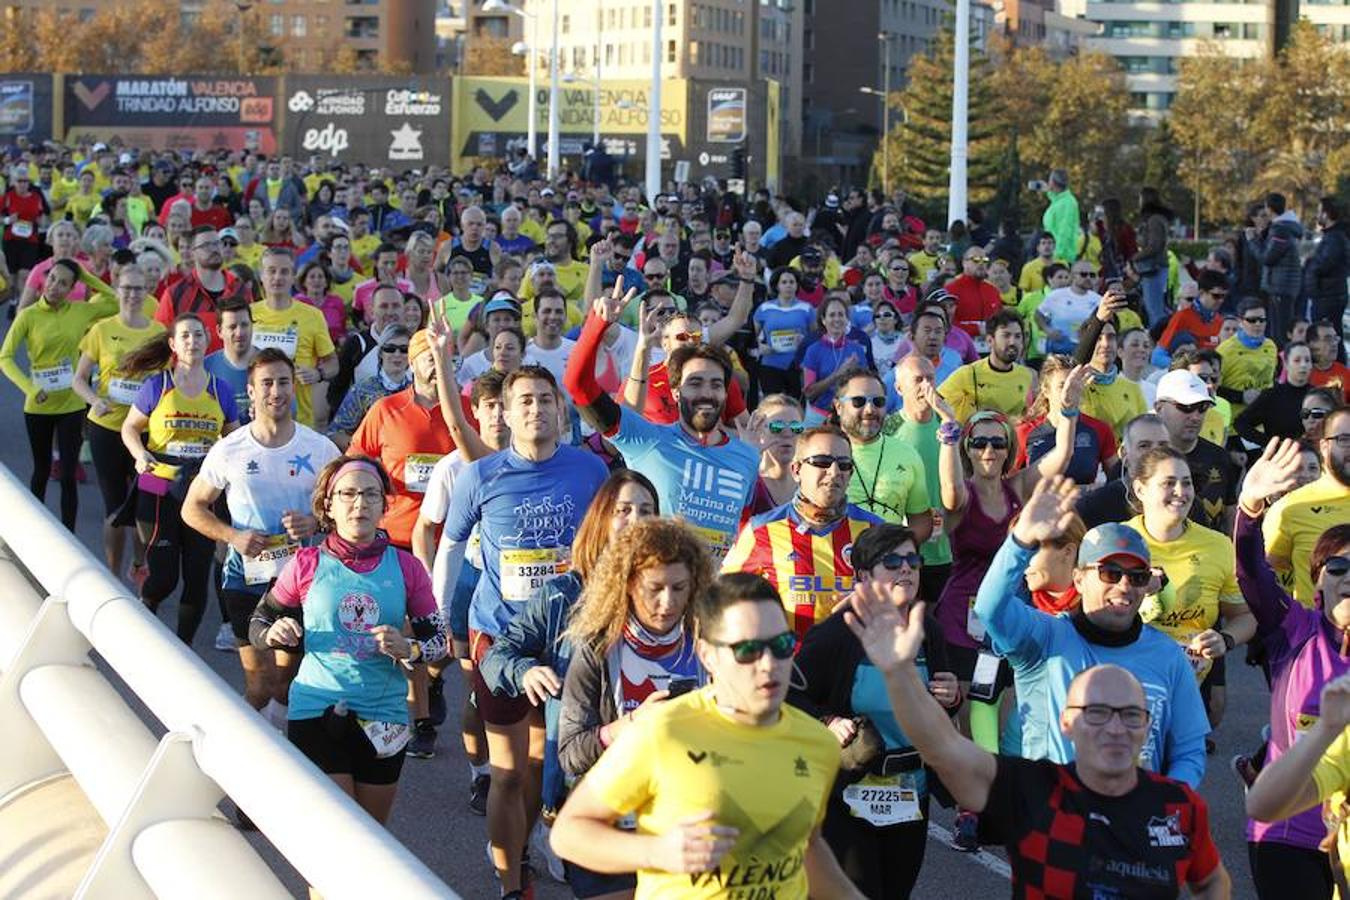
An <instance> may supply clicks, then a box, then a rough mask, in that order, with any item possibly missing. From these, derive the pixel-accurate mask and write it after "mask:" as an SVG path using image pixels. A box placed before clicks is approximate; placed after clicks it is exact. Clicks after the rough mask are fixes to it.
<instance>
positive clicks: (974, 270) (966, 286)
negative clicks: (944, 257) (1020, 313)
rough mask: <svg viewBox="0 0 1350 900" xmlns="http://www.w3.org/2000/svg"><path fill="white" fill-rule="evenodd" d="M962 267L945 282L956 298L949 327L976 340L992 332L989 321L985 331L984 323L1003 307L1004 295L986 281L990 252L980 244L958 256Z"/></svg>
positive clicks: (948, 290) (950, 292)
mask: <svg viewBox="0 0 1350 900" xmlns="http://www.w3.org/2000/svg"><path fill="white" fill-rule="evenodd" d="M961 269H962V272H961V274H960V275H958V276H956V277H955V278H953V279H952V280H951V281H949V282H947V284H946V285H945V287H946V289H947V293H949V294H951V295H952V296H953V297H955V298H956V314H955V315H954V316H953V317H952V327H953V328H960V329H962V330H963V331H965V333H966V334H968V335H970V336H971V337H972V338H977V339H978V338H980V337H982V336H983V335H985V334H987V333H991V332H992V330H993V325H992V323H991V324H990V325H989V330H988V331H986V328H985V323H986V322H989V319H990V318H991V317H992V316H993V315H994V314H995V313H997V312H998V311H999V310H1001V309H1003V297H1002V296H1001V295H1000V294H999V292H998V288H996V287H994V286H993V285H992V284H990V283H989V281H988V277H989V254H987V253H985V252H984V248H983V247H967V248H966V252H965V253H964V254H962V256H961ZM978 343H979V341H978V340H977V344H978Z"/></svg>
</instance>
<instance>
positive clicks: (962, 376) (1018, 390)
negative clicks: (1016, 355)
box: [938, 357, 1035, 422]
mask: <svg viewBox="0 0 1350 900" xmlns="http://www.w3.org/2000/svg"><path fill="white" fill-rule="evenodd" d="M1034 383H1035V376H1034V375H1033V374H1032V371H1031V370H1030V369H1028V368H1027V367H1026V366H1019V365H1014V366H1013V367H1012V370H1011V371H1009V372H999V371H997V370H996V369H994V368H993V367H992V366H990V365H989V359H988V358H987V357H986V358H984V359H977V360H976V361H975V362H973V363H967V364H966V365H964V366H961V367H960V368H959V369H957V370H956V371H955V372H953V373H952V374H951V375H949V376H947V380H946V381H944V382H942V386H941V387H939V388H938V393H939V394H941V395H942V397H943V399H944V400H946V401H947V402H948V403H950V404H951V405H952V411H953V412H955V413H956V417H957V418H958V419H960V420H961V421H962V422H964V421H966V419H969V418H970V417H971V415H973V414H974V413H975V412H976V410H981V409H990V410H994V411H995V412H1001V413H1003V414H1004V415H1005V416H1008V417H1009V418H1012V419H1019V418H1021V417H1022V416H1023V415H1025V414H1026V411H1027V407H1028V406H1029V405H1030V404H1031V401H1032V390H1031V389H1032V386H1033V384H1034Z"/></svg>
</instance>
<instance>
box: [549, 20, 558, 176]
mask: <svg viewBox="0 0 1350 900" xmlns="http://www.w3.org/2000/svg"><path fill="white" fill-rule="evenodd" d="M548 68H549V86H548V180H549V181H555V180H557V178H558V168H559V165H558V157H559V151H560V150H561V147H560V146H559V143H560V142H559V139H558V0H553V46H552V47H551V48H549V51H548Z"/></svg>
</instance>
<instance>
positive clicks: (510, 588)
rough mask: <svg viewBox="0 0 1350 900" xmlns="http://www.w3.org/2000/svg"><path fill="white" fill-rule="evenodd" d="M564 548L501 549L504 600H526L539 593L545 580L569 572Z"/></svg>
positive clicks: (514, 601)
mask: <svg viewBox="0 0 1350 900" xmlns="http://www.w3.org/2000/svg"><path fill="white" fill-rule="evenodd" d="M569 563H570V560H569V558H568V554H567V550H566V549H565V548H563V547H541V548H538V549H532V550H524V549H515V550H503V551H502V552H501V569H500V572H501V584H502V599H503V600H505V601H507V602H508V603H525V602H527V601H528V600H529V599H530V598H531V597H533V596H534V595H535V594H537V593H538V592H539V588H540V587H542V586H543V584H544V582H545V581H548V580H549V579H550V578H553V577H554V576H556V575H562V574H563V573H565V572H566V571H567V570H568V568H570V566H569Z"/></svg>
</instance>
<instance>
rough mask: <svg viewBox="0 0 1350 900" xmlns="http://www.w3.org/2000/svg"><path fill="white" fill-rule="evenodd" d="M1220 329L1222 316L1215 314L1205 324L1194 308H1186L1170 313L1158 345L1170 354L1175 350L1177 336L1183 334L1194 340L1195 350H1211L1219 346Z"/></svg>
mask: <svg viewBox="0 0 1350 900" xmlns="http://www.w3.org/2000/svg"><path fill="white" fill-rule="evenodd" d="M1221 328H1223V316H1221V315H1219V314H1218V313H1217V312H1216V313H1215V314H1214V315H1213V316H1211V317H1210V320H1209V321H1208V322H1206V321H1205V320H1204V319H1202V318H1201V317H1200V314H1199V313H1198V312H1196V311H1195V308H1194V307H1191V306H1188V307H1186V308H1185V309H1179V310H1177V311H1176V312H1174V313H1172V318H1170V319H1168V320H1167V328H1165V329H1164V330H1163V333H1162V337H1161V338H1159V339H1158V343H1159V344H1160V345H1162V348H1163V349H1164V350H1166V351H1167V352H1169V353H1171V352H1172V351H1173V350H1175V349H1176V343H1175V342H1176V339H1177V336H1178V335H1179V334H1182V333H1185V334H1189V335H1191V337H1193V338H1195V346H1196V348H1197V349H1199V350H1213V349H1214V348H1215V347H1217V346H1219V329H1221Z"/></svg>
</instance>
